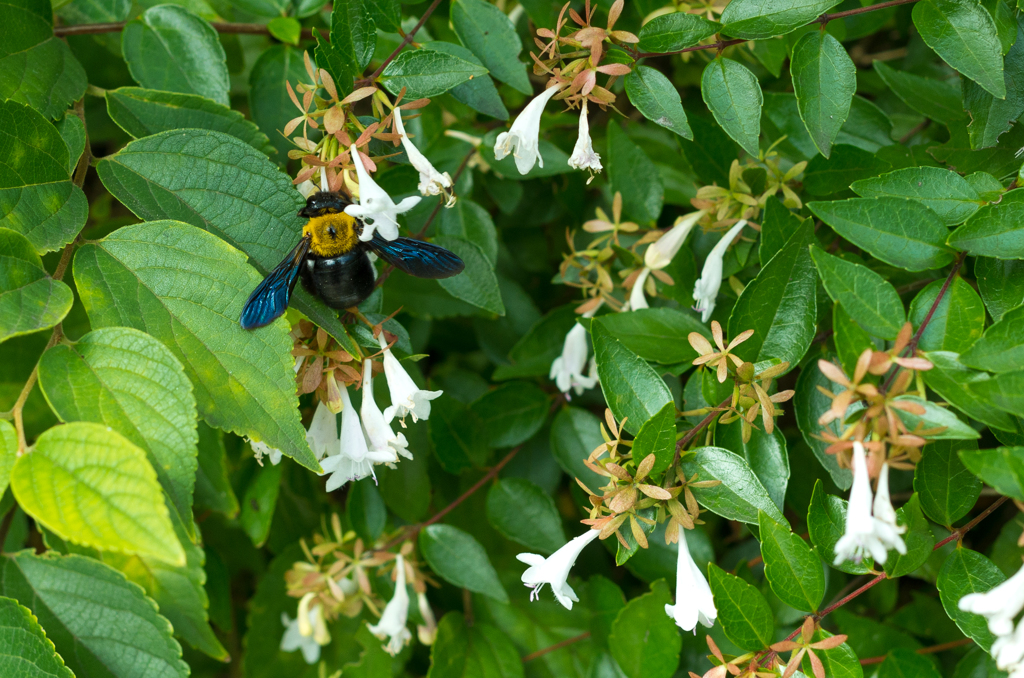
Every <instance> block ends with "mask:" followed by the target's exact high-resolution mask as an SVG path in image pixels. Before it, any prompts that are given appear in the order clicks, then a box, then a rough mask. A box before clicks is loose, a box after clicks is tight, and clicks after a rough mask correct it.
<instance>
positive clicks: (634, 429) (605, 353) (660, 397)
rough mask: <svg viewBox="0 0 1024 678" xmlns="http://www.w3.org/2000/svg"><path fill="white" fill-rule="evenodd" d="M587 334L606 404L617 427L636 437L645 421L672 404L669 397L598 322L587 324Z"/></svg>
mask: <svg viewBox="0 0 1024 678" xmlns="http://www.w3.org/2000/svg"><path fill="white" fill-rule="evenodd" d="M590 333H591V337H592V338H593V341H594V357H595V358H596V360H597V374H598V377H599V378H600V380H601V391H602V392H603V393H604V398H605V401H607V403H608V407H609V408H610V409H611V411H612V414H613V415H615V418H616V420H618V421H619V423H620V425H621V426H622V427H623V428H625V429H626V430H627V431H629V432H630V433H632V434H633V435H637V434H638V433H639V432H640V427H641V426H643V424H644V422H645V421H647V420H648V419H650V418H651V417H653V416H654V415H655V414H656V413H657V412H658V411H659V410H660V409H661V408H662V407H664V406H665V403H669V402H672V393H671V392H669V390H668V387H667V386H666V385H665V382H664V381H663V380H662V379H661V377H660V376H658V373H657V372H655V371H654V370H653V369H652V368H651V366H650V365H648V364H647V363H646V362H645V361H644V360H643V359H642V358H640V356H638V355H637V354H635V353H633V352H632V351H630V350H629V349H628V348H626V347H625V346H624V345H623V344H622V342H620V341H618V340H617V339H615V338H614V337H613V336H612V335H611V333H610V332H609V331H608V330H607V329H605V327H604V325H603V324H602V322H601V320H600V319H597V320H595V321H594V322H592V323H591V324H590ZM624 420H625V421H624Z"/></svg>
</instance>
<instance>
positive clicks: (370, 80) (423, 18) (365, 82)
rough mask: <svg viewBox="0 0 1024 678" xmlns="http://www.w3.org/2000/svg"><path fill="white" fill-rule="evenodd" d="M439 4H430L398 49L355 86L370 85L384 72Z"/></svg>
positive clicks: (437, 0)
mask: <svg viewBox="0 0 1024 678" xmlns="http://www.w3.org/2000/svg"><path fill="white" fill-rule="evenodd" d="M440 4H441V0H434V2H432V3H430V7H428V8H427V11H426V12H424V13H423V16H421V17H420V20H419V21H418V22H417V23H416V25H415V26H413V27H412V30H411V31H409V33H408V35H406V36H405V37H404V38H403V39H402V42H401V43H399V45H398V47H396V48H395V49H394V51H392V52H391V54H389V55H388V58H387V59H385V60H384V63H382V64H381V65H380V66H378V67H377V70H375V71H374V72H373V73H372V74H370V75H369V76H368V77H366V78H363V79H362V80H359V81H357V83H356V84H357V85H358V86H360V87H365V86H369V85H372V84H373V83H374V81H375V80H377V78H379V77H380V74H381V73H383V72H384V69H385V68H387V67H388V64H390V63H391V62H392V61H393V60H394V58H395V57H396V56H398V53H399V52H401V51H402V50H403V49H405V46H406V45H408V44H409V43H411V42H412V39H413V38H415V37H416V33H417V32H418V31H419V30H420V29H421V28H423V24H425V23H427V19H429V18H430V15H431V14H433V13H434V10H435V9H437V6H438V5H440Z"/></svg>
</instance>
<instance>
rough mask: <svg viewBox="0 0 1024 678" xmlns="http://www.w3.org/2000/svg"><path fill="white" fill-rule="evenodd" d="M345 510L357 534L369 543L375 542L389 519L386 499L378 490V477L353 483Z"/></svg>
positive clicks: (346, 499)
mask: <svg viewBox="0 0 1024 678" xmlns="http://www.w3.org/2000/svg"><path fill="white" fill-rule="evenodd" d="M345 511H346V512H347V513H348V519H349V520H350V521H351V523H352V528H353V529H354V530H355V531H356V534H358V535H359V536H360V537H362V538H363V540H364V541H365V542H366V543H368V544H373V543H375V542H376V541H377V538H378V537H380V535H381V533H382V532H383V531H384V527H385V526H386V525H387V519H388V511H387V508H386V507H385V506H384V500H383V499H381V497H380V492H378V491H377V482H376V479H374V478H363V479H362V480H360V481H357V482H355V483H352V486H351V488H350V489H349V491H348V496H347V497H346V498H345Z"/></svg>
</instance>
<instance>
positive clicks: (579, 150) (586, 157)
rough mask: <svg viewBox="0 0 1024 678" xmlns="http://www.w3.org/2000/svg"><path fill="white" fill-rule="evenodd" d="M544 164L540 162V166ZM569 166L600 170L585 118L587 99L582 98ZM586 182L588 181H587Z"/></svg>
mask: <svg viewBox="0 0 1024 678" xmlns="http://www.w3.org/2000/svg"><path fill="white" fill-rule="evenodd" d="M543 166H544V165H543V164H541V167H543ZM569 167H572V168H573V169H579V170H589V171H590V172H592V173H593V172H600V171H601V169H602V167H601V156H600V155H598V154H597V153H596V152H595V151H594V142H593V140H591V138H590V122H589V121H588V120H587V100H586V99H584V100H583V109H582V110H581V111H580V131H579V136H578V137H577V138H576V146H575V147H574V148H573V149H572V155H571V156H569ZM587 183H590V182H589V181H588V182H587Z"/></svg>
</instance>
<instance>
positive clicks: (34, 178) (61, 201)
mask: <svg viewBox="0 0 1024 678" xmlns="http://www.w3.org/2000/svg"><path fill="white" fill-rule="evenodd" d="M0 72H2V70H0ZM0 77H2V76H0ZM0 149H2V150H0V228H6V229H10V230H12V231H15V232H16V233H20V234H21V235H23V236H25V237H26V238H28V240H29V242H31V243H32V245H33V247H35V249H36V251H37V252H39V253H40V254H42V253H45V252H49V251H52V250H56V249H59V248H61V247H63V246H64V245H66V244H67V243H69V242H71V241H72V240H73V239H74V238H75V235H76V234H77V233H78V232H79V231H80V230H81V229H82V227H83V226H85V220H86V218H87V217H88V212H89V206H88V202H87V201H86V199H85V194H84V193H83V192H82V189H80V188H79V187H78V186H75V185H74V184H73V183H71V175H70V174H69V170H68V167H69V165H70V162H69V156H68V147H67V144H65V143H64V139H63V138H61V136H60V133H59V132H58V131H57V129H56V128H55V127H54V126H53V125H51V124H50V123H49V122H48V121H47V120H46V118H44V117H43V116H42V115H40V114H39V113H37V112H36V111H34V110H32V109H31V108H29V107H28V106H25V105H23V104H20V103H17V102H15V101H2V102H0Z"/></svg>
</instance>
